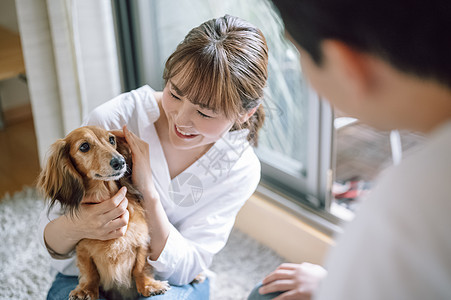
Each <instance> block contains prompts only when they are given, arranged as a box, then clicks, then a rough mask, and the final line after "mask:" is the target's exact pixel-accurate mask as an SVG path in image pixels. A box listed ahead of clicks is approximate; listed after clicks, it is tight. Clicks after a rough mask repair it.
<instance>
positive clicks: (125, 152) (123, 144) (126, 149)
mask: <svg viewBox="0 0 451 300" xmlns="http://www.w3.org/2000/svg"><path fill="white" fill-rule="evenodd" d="M113 134H114V133H113ZM115 136H116V150H117V152H119V154H120V155H122V156H123V157H124V159H125V162H126V163H127V165H129V166H131V163H132V152H131V150H130V146H129V145H128V144H127V141H126V140H125V137H122V136H118V135H115Z"/></svg>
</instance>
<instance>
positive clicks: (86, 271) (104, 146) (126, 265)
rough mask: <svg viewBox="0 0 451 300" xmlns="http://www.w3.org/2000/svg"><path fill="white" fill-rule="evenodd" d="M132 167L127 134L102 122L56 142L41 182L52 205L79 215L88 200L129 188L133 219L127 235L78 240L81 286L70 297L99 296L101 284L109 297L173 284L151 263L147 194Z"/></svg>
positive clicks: (161, 289)
mask: <svg viewBox="0 0 451 300" xmlns="http://www.w3.org/2000/svg"><path fill="white" fill-rule="evenodd" d="M86 144H88V145H89V147H86ZM86 149H88V150H87V151H86ZM114 159H116V160H115V162H118V161H119V162H120V163H119V165H118V164H117V163H116V164H114V162H113V161H112V160H114ZM123 160H125V164H124V165H122V163H123ZM131 166H132V165H131V153H130V149H129V147H128V145H127V144H126V142H125V139H124V138H121V137H118V136H114V135H113V134H112V133H111V132H109V131H106V130H104V129H101V128H99V127H95V126H86V127H81V128H78V129H76V130H74V131H72V132H71V133H69V134H68V135H67V136H66V137H65V138H64V139H61V140H58V141H57V142H55V143H54V144H53V145H52V148H51V153H50V156H49V158H48V161H47V165H46V167H45V168H44V169H43V170H42V172H41V174H40V175H39V177H38V181H37V186H38V188H39V189H40V190H41V191H42V192H43V194H44V195H45V196H46V198H48V199H49V200H50V207H52V206H53V205H54V204H55V203H56V202H57V201H58V202H59V203H60V204H61V207H62V209H63V211H64V212H65V213H66V214H70V215H71V216H72V217H76V214H77V211H78V208H79V206H80V204H81V203H82V201H83V199H89V201H90V202H101V201H102V200H105V199H108V198H111V197H112V196H113V195H115V194H116V193H117V191H118V190H119V189H120V187H121V186H126V187H127V199H128V211H129V213H130V218H129V223H128V228H127V231H126V233H125V235H124V236H123V237H120V238H117V239H112V240H107V241H101V240H91V239H83V240H81V241H80V242H79V243H78V244H77V246H76V254H77V265H78V268H79V270H80V275H79V285H78V286H77V287H76V289H74V290H73V291H72V292H71V293H70V299H98V297H99V287H101V288H102V289H103V290H104V291H105V293H106V294H107V295H109V296H108V298H109V299H110V298H116V297H117V298H118V299H133V298H135V297H137V296H138V294H137V292H138V293H139V294H141V295H143V296H146V297H149V296H151V295H157V294H162V293H164V292H166V291H167V290H168V289H169V285H168V284H167V282H165V281H158V280H155V279H154V278H153V275H152V269H151V266H150V265H149V264H147V262H146V257H147V255H148V251H149V243H150V237H149V232H148V227H147V224H146V221H145V218H144V211H143V208H142V207H141V205H140V204H139V201H140V199H142V195H141V194H140V193H139V191H138V190H136V189H135V188H134V187H133V186H132V184H131Z"/></svg>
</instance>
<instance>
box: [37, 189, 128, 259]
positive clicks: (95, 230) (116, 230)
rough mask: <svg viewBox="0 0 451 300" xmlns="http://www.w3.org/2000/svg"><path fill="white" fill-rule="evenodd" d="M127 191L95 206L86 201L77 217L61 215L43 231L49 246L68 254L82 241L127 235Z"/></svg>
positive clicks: (58, 251) (55, 250) (56, 251)
mask: <svg viewBox="0 0 451 300" xmlns="http://www.w3.org/2000/svg"><path fill="white" fill-rule="evenodd" d="M126 192H127V189H126V188H125V187H123V188H122V189H120V190H119V191H118V192H117V193H116V195H114V196H113V197H112V198H110V199H106V200H104V201H102V202H100V203H95V204H91V203H89V199H86V198H85V199H83V202H82V203H81V204H80V207H79V210H78V211H77V212H76V213H75V215H74V216H70V215H62V216H60V217H58V218H56V219H55V220H53V221H52V222H50V223H48V224H47V226H46V227H45V229H44V239H45V242H46V244H47V246H48V247H49V248H50V249H51V250H52V251H53V252H55V253H57V254H60V255H65V254H67V253H69V252H71V251H72V250H73V249H74V248H75V245H76V244H77V243H78V242H79V241H80V240H81V239H85V238H87V239H96V240H110V239H114V238H118V237H121V236H124V234H125V232H126V231H127V225H128V221H129V212H128V210H127V205H128V200H127V198H126V197H125V194H126Z"/></svg>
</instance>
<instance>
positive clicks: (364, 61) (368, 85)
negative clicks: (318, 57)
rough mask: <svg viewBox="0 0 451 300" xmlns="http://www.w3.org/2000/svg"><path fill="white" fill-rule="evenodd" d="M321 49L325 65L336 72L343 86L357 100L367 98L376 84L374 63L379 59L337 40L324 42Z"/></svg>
mask: <svg viewBox="0 0 451 300" xmlns="http://www.w3.org/2000/svg"><path fill="white" fill-rule="evenodd" d="M321 48H322V51H323V55H324V58H325V63H326V64H329V67H331V68H332V70H333V71H334V72H336V74H335V75H336V76H337V77H336V78H340V80H342V81H343V86H344V87H348V88H349V89H350V90H349V92H351V93H352V94H354V95H355V96H356V97H357V98H359V99H365V98H367V93H368V92H371V91H372V90H373V89H374V87H375V84H377V83H378V81H377V80H376V79H377V78H378V76H377V73H375V71H376V70H377V69H375V67H376V64H375V63H376V62H377V61H378V60H379V59H377V58H376V57H375V56H373V55H371V54H368V53H364V52H362V51H359V50H357V49H355V48H353V47H351V46H349V45H347V44H346V43H344V42H341V41H338V40H324V41H323V42H322V44H321Z"/></svg>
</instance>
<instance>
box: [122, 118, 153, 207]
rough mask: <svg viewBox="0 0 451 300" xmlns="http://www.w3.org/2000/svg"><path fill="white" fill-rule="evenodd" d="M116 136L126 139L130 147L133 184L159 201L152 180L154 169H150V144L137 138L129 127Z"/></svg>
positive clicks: (125, 127)
mask: <svg viewBox="0 0 451 300" xmlns="http://www.w3.org/2000/svg"><path fill="white" fill-rule="evenodd" d="M113 133H114V134H116V135H118V136H123V137H125V140H126V141H127V144H128V145H129V146H130V150H131V152H132V160H133V172H132V180H133V184H134V185H135V186H136V188H138V190H139V191H141V192H142V193H146V194H149V195H151V198H152V199H159V197H158V196H159V195H158V193H157V191H156V189H155V185H154V183H153V178H152V169H151V168H150V153H149V144H148V143H146V142H145V141H143V140H142V139H140V138H139V137H137V136H136V135H135V134H134V133H133V132H131V131H130V130H128V128H127V126H124V127H123V131H122V132H121V131H114V132H113Z"/></svg>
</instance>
